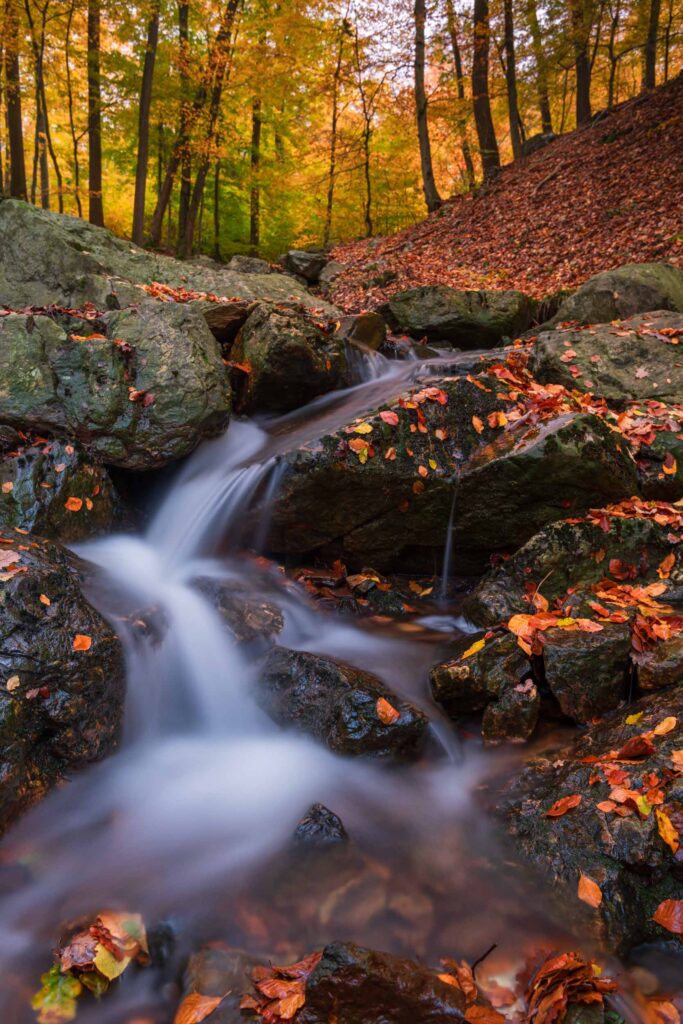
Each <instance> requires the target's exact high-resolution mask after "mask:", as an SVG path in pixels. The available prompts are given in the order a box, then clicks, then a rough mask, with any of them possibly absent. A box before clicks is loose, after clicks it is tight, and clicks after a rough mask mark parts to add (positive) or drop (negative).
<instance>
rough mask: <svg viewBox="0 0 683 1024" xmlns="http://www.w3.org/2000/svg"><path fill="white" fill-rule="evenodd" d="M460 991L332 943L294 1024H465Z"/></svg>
mask: <svg viewBox="0 0 683 1024" xmlns="http://www.w3.org/2000/svg"><path fill="white" fill-rule="evenodd" d="M465 1010H466V1002H465V997H464V995H463V993H462V991H461V990H460V989H459V988H457V987H455V986H454V985H449V984H447V983H446V982H444V981H442V980H441V979H440V978H439V977H438V974H437V972H436V971H430V970H429V969H428V968H426V967H423V966H422V965H421V964H417V963H415V962H414V961H412V960H404V959H402V958H401V957H398V956H392V955H391V954H390V953H380V952H377V951H375V950H371V949H364V948H363V947H361V946H357V945H355V943H353V942H334V943H331V944H330V945H328V946H326V947H325V949H324V950H323V955H322V959H321V960H320V962H319V964H318V965H317V967H316V968H315V969H314V970H313V972H312V973H311V975H310V976H309V978H308V981H307V983H306V1002H305V1004H304V1005H303V1007H302V1008H301V1010H300V1011H299V1013H298V1015H297V1021H298V1022H299V1024H329V1021H330V1019H331V1018H332V1017H333V1015H334V1016H336V1019H337V1020H338V1021H339V1024H342V1022H343V1024H416V1022H417V1021H419V1022H420V1024H451V1022H453V1021H462V1020H464V1019H465Z"/></svg>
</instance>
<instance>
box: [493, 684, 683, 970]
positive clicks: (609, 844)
mask: <svg viewBox="0 0 683 1024" xmlns="http://www.w3.org/2000/svg"><path fill="white" fill-rule="evenodd" d="M627 716H628V719H629V721H627ZM664 719H673V726H672V728H671V729H670V731H668V732H664V733H663V734H660V735H657V734H656V733H655V732H654V730H655V729H656V727H657V726H659V725H660V724H661V723H662V722H663V721H664ZM629 722H630V724H629ZM682 722H683V686H680V685H679V686H678V687H677V688H676V689H674V690H666V691H662V692H660V693H657V694H654V695H652V696H650V697H647V698H644V699H643V700H641V701H639V702H638V703H637V704H633V705H631V706H630V707H629V708H628V710H622V711H619V712H616V713H614V714H612V715H611V716H610V717H609V718H608V719H606V720H605V721H604V722H603V723H600V724H598V725H594V726H592V727H591V728H590V729H589V730H588V732H587V733H586V734H585V735H584V736H582V737H581V738H579V739H578V740H577V741H576V742H575V743H573V744H571V745H569V746H568V747H565V748H564V749H563V750H560V751H559V752H557V751H554V752H553V753H552V754H551V755H549V756H548V757H543V758H540V759H537V760H535V761H533V762H532V763H531V764H529V765H528V766H527V767H525V768H524V769H523V771H522V773H521V775H520V776H519V777H518V778H517V779H516V780H515V781H514V782H513V783H512V785H511V786H510V787H509V789H508V791H507V792H506V793H505V795H504V797H503V800H502V802H499V803H498V813H499V814H500V816H501V817H502V819H503V821H504V822H505V825H506V828H507V830H508V831H509V833H510V835H511V836H512V838H513V840H514V843H515V846H516V849H517V851H518V855H519V857H520V859H521V862H522V864H523V866H524V868H525V869H526V868H528V865H529V864H533V865H535V866H536V867H537V868H538V869H539V870H540V871H541V873H542V874H543V875H544V876H545V877H546V879H548V880H549V882H550V884H551V885H552V887H553V889H554V890H555V892H556V894H557V899H558V904H559V906H560V907H561V912H562V914H563V916H564V917H565V918H566V916H567V910H568V908H572V909H571V917H572V918H574V917H576V918H579V919H580V920H583V921H584V922H585V927H587V928H588V930H589V931H590V933H591V934H592V935H593V936H594V937H595V938H597V939H598V940H599V941H600V942H601V944H602V945H603V946H605V947H606V948H607V949H610V950H613V951H615V952H617V953H619V954H622V955H623V954H624V953H626V952H628V950H630V949H631V948H632V947H633V946H635V945H636V944H638V943H641V942H650V941H661V940H664V941H668V942H669V943H670V944H671V945H672V946H675V947H676V948H677V949H679V950H683V942H682V941H681V936H675V935H674V934H673V933H672V932H669V931H667V930H666V929H664V928H662V927H661V926H659V925H658V924H656V923H655V922H654V921H653V919H652V918H653V914H654V913H655V911H656V909H657V907H658V906H659V904H660V903H661V902H663V901H664V900H667V899H680V898H681V893H682V892H683V861H682V859H681V851H680V850H679V851H678V853H676V854H674V852H673V851H672V850H671V848H670V847H669V846H668V845H667V844H666V843H665V841H664V839H663V838H662V835H661V834H660V830H659V827H658V822H659V816H660V815H662V814H665V815H666V816H667V817H668V818H669V820H670V821H671V822H673V823H674V824H675V825H676V823H677V826H678V831H679V832H680V828H681V824H683V784H682V781H681V773H680V767H678V768H677V767H676V765H675V763H674V761H673V760H672V753H673V751H674V750H679V749H680V747H681V723H682ZM667 725H668V726H671V725H672V722H671V721H669V722H668V723H667ZM665 728H666V727H665ZM643 734H647V735H648V736H649V737H650V741H651V748H650V747H648V746H647V745H646V746H645V747H644V748H643V752H642V753H641V755H640V756H635V755H634V754H633V753H629V751H628V750H626V751H624V753H623V754H622V757H621V759H616V760H615V753H616V752H619V751H621V750H622V748H624V745H625V744H626V743H627V742H628V741H629V740H631V739H633V738H634V737H637V736H642V735H643ZM648 749H651V750H652V752H651V753H649V754H648V753H647V750H648ZM577 795H578V796H580V797H581V800H580V803H579V805H578V806H576V807H574V808H572V809H571V810H568V811H567V812H566V813H564V814H562V815H561V816H559V817H548V816H547V813H548V811H549V810H550V808H551V807H552V806H553V804H554V803H555V802H556V801H557V800H560V799H562V798H563V797H566V796H577ZM638 801H640V803H638ZM598 804H602V807H599V806H598ZM582 873H583V874H585V875H587V876H588V877H589V878H590V879H591V880H592V881H594V882H595V883H596V885H598V886H599V887H600V890H601V892H602V901H601V903H600V905H599V906H598V907H597V908H596V909H592V908H590V907H588V906H587V905H586V904H584V903H582V902H581V901H580V900H579V899H578V896H577V885H578V881H579V877H580V875H581V874H582ZM558 909H559V907H558Z"/></svg>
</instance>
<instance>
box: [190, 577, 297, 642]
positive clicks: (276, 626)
mask: <svg viewBox="0 0 683 1024" xmlns="http://www.w3.org/2000/svg"><path fill="white" fill-rule="evenodd" d="M194 586H195V587H196V588H197V590H199V591H200V592H201V593H202V594H204V596H205V597H207V598H208V599H209V601H210V602H211V604H212V605H213V606H214V608H215V609H216V611H217V612H218V613H219V615H220V616H221V618H222V619H223V621H224V622H225V624H226V626H227V627H228V630H229V631H230V633H231V635H232V637H233V639H234V640H235V641H236V642H237V643H240V644H251V643H253V642H254V641H268V642H272V639H273V637H275V636H277V634H278V633H280V632H281V631H282V627H283V625H284V620H283V618H282V613H281V611H280V609H279V608H277V607H276V605H274V604H271V603H270V602H269V601H262V600H259V599H258V598H257V597H250V596H249V595H248V594H247V593H246V592H245V590H244V587H243V586H242V585H241V584H240V583H239V582H237V581H231V580H221V579H214V578H213V577H210V576H201V577H199V578H198V579H196V580H195V581H194Z"/></svg>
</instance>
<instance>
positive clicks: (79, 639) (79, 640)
mask: <svg viewBox="0 0 683 1024" xmlns="http://www.w3.org/2000/svg"><path fill="white" fill-rule="evenodd" d="M91 647H92V637H89V636H85V635H84V634H83V633H76V636H75V637H74V642H73V649H74V651H89V650H90V648H91Z"/></svg>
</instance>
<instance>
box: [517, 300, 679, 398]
mask: <svg viewBox="0 0 683 1024" xmlns="http://www.w3.org/2000/svg"><path fill="white" fill-rule="evenodd" d="M662 329H663V330H664V331H673V332H676V333H674V334H662V333H661V331H662ZM679 339H683V315H681V314H680V313H670V312H667V311H665V310H659V311H657V312H655V313H650V314H645V315H643V314H639V315H638V316H633V317H630V318H629V319H627V320H619V321H613V322H612V323H607V324H598V325H591V326H584V327H577V328H572V329H568V330H555V331H543V332H542V333H541V334H540V335H539V336H538V339H537V341H536V342H535V344H534V346H533V349H532V352H531V356H530V359H529V369H530V370H531V372H532V373H533V374H534V376H535V377H536V379H537V380H539V381H541V383H544V384H546V383H553V384H564V386H565V387H567V388H569V389H570V390H571V389H578V390H582V391H589V392H592V394H594V395H596V396H598V397H600V398H606V399H607V400H608V401H609V402H611V403H615V404H617V405H620V406H621V405H624V404H625V403H626V402H627V401H629V400H637V401H643V400H646V399H657V400H659V401H662V402H683V359H681V358H676V357H677V355H678V352H679V348H678V344H677V343H678V341H679Z"/></svg>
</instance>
